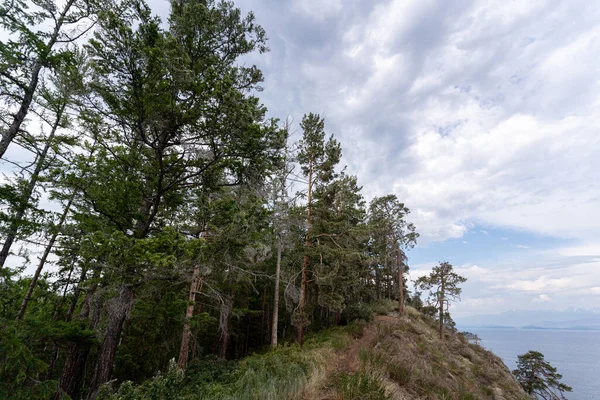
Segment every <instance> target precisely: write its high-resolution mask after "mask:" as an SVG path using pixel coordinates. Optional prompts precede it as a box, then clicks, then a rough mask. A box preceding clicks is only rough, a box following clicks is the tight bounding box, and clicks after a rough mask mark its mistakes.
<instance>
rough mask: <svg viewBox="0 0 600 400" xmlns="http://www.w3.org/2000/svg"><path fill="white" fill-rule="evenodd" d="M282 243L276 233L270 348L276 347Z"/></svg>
mask: <svg viewBox="0 0 600 400" xmlns="http://www.w3.org/2000/svg"><path fill="white" fill-rule="evenodd" d="M282 248H283V243H282V240H281V235H277V265H276V266H275V294H274V297H273V324H272V327H271V348H273V349H274V348H276V347H277V324H278V323H279V279H280V276H281V252H282Z"/></svg>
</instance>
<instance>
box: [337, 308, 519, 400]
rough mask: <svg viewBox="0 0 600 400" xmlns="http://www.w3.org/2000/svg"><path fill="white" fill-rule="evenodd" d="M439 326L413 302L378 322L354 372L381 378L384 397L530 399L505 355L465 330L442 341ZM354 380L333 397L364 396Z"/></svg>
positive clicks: (466, 399)
mask: <svg viewBox="0 0 600 400" xmlns="http://www.w3.org/2000/svg"><path fill="white" fill-rule="evenodd" d="M436 328H437V324H436V323H435V321H433V320H432V319H431V318H429V317H426V316H424V315H422V314H420V313H419V312H418V311H416V310H414V309H413V308H411V307H408V308H407V310H406V315H405V316H403V317H402V318H400V319H398V320H396V321H394V322H393V323H386V324H379V326H378V328H377V329H378V332H377V337H376V339H375V340H374V341H373V343H371V346H369V347H366V348H363V349H361V352H360V361H361V370H360V371H358V372H356V373H355V374H354V375H361V374H362V375H363V376H368V377H370V378H371V380H376V381H377V382H379V385H380V386H381V387H382V388H384V390H385V397H378V398H379V399H386V398H387V399H406V400H411V399H415V400H416V399H431V400H434V399H448V400H450V399H452V400H455V399H456V400H469V399H493V400H502V399H506V400H513V399H528V397H527V395H526V394H525V393H524V392H523V390H522V389H521V387H520V386H519V384H518V383H517V382H516V381H515V380H514V378H513V377H512V375H511V374H510V371H509V369H508V368H507V367H506V366H505V365H504V363H503V362H502V360H501V359H500V358H498V357H497V356H495V355H494V354H492V353H491V352H489V351H487V350H485V349H483V348H482V347H481V346H478V345H474V344H470V343H468V342H467V341H466V340H465V339H464V337H463V336H462V335H460V334H450V333H447V334H446V335H445V338H444V340H443V341H442V340H440V339H439V336H438V333H437V331H436ZM363 379H365V378H363ZM355 380H358V378H355ZM370 385H371V386H373V384H372V383H371V384H370ZM350 386H351V385H346V387H343V386H342V389H345V390H346V392H348V394H346V393H345V392H344V390H342V391H341V392H342V393H341V396H340V395H338V396H337V397H330V398H337V399H344V400H351V399H352V400H354V399H356V400H358V399H363V398H365V396H364V395H363V394H361V393H360V392H361V391H360V390H359V389H356V388H354V389H353V392H352V391H351V390H348V388H349V387H350ZM337 392H338V393H340V390H339V389H338V390H337ZM373 399H374V398H373Z"/></svg>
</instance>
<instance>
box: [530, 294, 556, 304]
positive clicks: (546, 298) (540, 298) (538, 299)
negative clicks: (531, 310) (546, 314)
mask: <svg viewBox="0 0 600 400" xmlns="http://www.w3.org/2000/svg"><path fill="white" fill-rule="evenodd" d="M531 301H532V302H534V303H546V302H549V301H552V299H551V298H550V296H548V295H547V294H543V293H542V294H540V295H539V296H538V297H535V298H534V299H533V300H531Z"/></svg>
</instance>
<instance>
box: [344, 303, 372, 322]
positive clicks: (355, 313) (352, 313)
mask: <svg viewBox="0 0 600 400" xmlns="http://www.w3.org/2000/svg"><path fill="white" fill-rule="evenodd" d="M358 320H363V321H367V322H371V321H372V320H373V311H372V310H371V307H369V306H368V305H367V304H365V303H355V304H350V305H349V306H348V307H346V308H345V309H344V311H343V312H342V318H341V322H342V323H343V324H349V323H350V322H352V321H358Z"/></svg>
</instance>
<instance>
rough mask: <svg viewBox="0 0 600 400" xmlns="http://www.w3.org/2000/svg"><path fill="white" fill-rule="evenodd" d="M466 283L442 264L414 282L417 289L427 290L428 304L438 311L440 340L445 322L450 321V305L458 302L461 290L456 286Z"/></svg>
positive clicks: (445, 264) (451, 269)
mask: <svg viewBox="0 0 600 400" xmlns="http://www.w3.org/2000/svg"><path fill="white" fill-rule="evenodd" d="M466 281H467V278H464V277H462V276H460V275H458V274H457V273H455V272H454V269H453V267H452V264H450V263H449V262H442V263H440V264H439V265H437V266H435V267H433V270H432V271H431V274H429V275H428V276H422V277H420V278H419V279H417V281H416V282H415V286H416V287H418V288H419V289H421V290H429V296H430V304H431V305H432V306H433V307H435V308H436V310H437V311H438V320H439V324H440V328H439V332H440V339H443V338H444V322H445V320H450V314H449V312H448V308H449V307H450V303H451V302H452V301H456V300H460V294H461V292H462V289H461V288H460V287H459V286H458V285H459V284H461V283H464V282H466Z"/></svg>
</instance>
